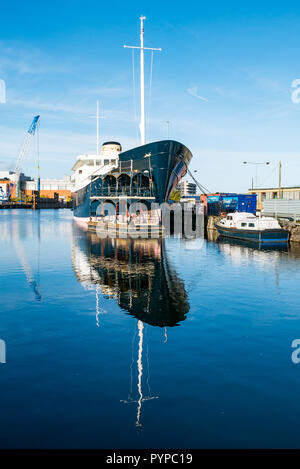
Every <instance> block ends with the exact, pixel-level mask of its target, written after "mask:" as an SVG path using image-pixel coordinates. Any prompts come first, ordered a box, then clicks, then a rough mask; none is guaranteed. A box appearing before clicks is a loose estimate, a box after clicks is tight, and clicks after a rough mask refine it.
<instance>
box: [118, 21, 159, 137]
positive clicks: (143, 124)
mask: <svg viewBox="0 0 300 469" xmlns="http://www.w3.org/2000/svg"><path fill="white" fill-rule="evenodd" d="M145 19H146V16H143V15H142V16H140V21H141V35H140V39H141V45H140V47H137V46H124V47H126V48H128V49H140V51H141V84H140V88H141V122H140V132H141V145H145V143H146V116H145V72H144V50H152V51H153V50H158V51H161V49H160V48H153V47H144V20H145Z"/></svg>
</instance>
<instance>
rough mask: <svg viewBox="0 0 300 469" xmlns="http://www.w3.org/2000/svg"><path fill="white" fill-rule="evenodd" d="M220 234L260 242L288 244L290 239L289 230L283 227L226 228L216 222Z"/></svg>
mask: <svg viewBox="0 0 300 469" xmlns="http://www.w3.org/2000/svg"><path fill="white" fill-rule="evenodd" d="M215 227H216V228H217V230H218V233H219V235H220V236H223V237H225V238H234V239H240V240H244V241H249V242H254V243H260V244H268V245H272V244H274V245H275V244H286V243H287V242H288V240H289V232H288V231H286V230H283V229H281V228H278V229H269V230H268V229H266V230H239V229H237V228H226V227H224V226H220V225H219V224H218V223H215Z"/></svg>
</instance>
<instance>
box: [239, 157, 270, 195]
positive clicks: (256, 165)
mask: <svg viewBox="0 0 300 469" xmlns="http://www.w3.org/2000/svg"><path fill="white" fill-rule="evenodd" d="M243 164H254V165H255V186H256V189H257V167H258V165H259V164H266V165H268V164H270V161H265V162H263V163H261V162H259V163H255V162H253V161H243ZM252 189H253V178H252Z"/></svg>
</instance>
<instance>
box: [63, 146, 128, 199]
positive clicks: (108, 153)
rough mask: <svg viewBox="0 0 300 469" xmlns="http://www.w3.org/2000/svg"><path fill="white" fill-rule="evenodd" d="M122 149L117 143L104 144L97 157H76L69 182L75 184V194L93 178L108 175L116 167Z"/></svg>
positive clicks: (90, 155)
mask: <svg viewBox="0 0 300 469" xmlns="http://www.w3.org/2000/svg"><path fill="white" fill-rule="evenodd" d="M121 151H122V147H121V145H120V144H119V143H118V142H106V143H103V145H102V147H101V152H100V153H99V155H92V154H84V155H79V156H77V159H76V163H75V164H74V166H73V168H72V170H73V171H74V173H73V175H72V177H71V180H72V182H74V184H75V192H76V191H78V190H80V189H82V188H83V187H85V186H87V185H88V184H89V183H90V182H91V178H92V177H94V176H101V175H103V174H106V173H109V172H110V171H111V170H112V169H114V168H116V167H117V166H118V160H119V153H120V152H121Z"/></svg>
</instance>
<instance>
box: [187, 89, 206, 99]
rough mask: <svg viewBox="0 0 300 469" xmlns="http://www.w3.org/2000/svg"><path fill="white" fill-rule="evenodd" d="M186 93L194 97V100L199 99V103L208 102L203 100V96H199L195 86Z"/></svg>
mask: <svg viewBox="0 0 300 469" xmlns="http://www.w3.org/2000/svg"><path fill="white" fill-rule="evenodd" d="M187 92H188V93H189V94H191V95H192V96H195V98H198V99H201V101H208V99H207V98H203V96H199V94H198V88H197V87H196V86H194V87H193V88H189V89H188V90H187Z"/></svg>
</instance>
